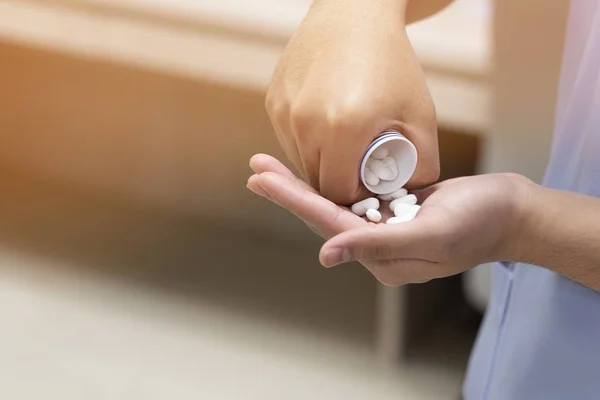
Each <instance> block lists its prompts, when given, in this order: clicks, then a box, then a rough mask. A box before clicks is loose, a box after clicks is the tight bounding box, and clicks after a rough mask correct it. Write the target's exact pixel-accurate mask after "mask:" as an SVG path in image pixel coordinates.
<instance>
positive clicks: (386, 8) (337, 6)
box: [311, 0, 410, 25]
mask: <svg viewBox="0 0 600 400" xmlns="http://www.w3.org/2000/svg"><path fill="white" fill-rule="evenodd" d="M409 1H410V0H313V2H312V6H311V11H312V10H328V11H331V12H336V13H339V12H340V10H349V9H357V10H361V11H363V12H364V11H365V10H372V11H376V12H379V11H381V15H382V16H385V17H389V16H391V17H393V18H394V19H396V20H400V21H401V22H402V24H403V25H404V22H405V21H406V13H407V9H408V3H409Z"/></svg>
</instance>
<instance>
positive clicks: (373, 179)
mask: <svg viewBox="0 0 600 400" xmlns="http://www.w3.org/2000/svg"><path fill="white" fill-rule="evenodd" d="M365 182H366V183H367V185H371V186H377V185H379V178H378V177H377V175H375V174H374V173H373V171H371V170H370V169H369V168H366V169H365Z"/></svg>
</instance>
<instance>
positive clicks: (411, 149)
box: [360, 130, 418, 194]
mask: <svg viewBox="0 0 600 400" xmlns="http://www.w3.org/2000/svg"><path fill="white" fill-rule="evenodd" d="M382 146H383V147H385V148H386V149H387V150H388V156H389V157H392V158H393V159H394V160H395V161H396V165H397V166H398V176H397V177H396V179H394V180H393V181H383V180H382V181H380V182H379V184H377V185H369V184H368V183H367V182H366V180H365V169H366V165H367V160H368V159H369V157H370V156H371V154H372V153H373V152H374V151H375V150H376V149H378V148H379V147H382ZM417 159H418V155H417V148H416V147H415V145H414V144H412V142H411V141H410V140H408V139H407V138H405V137H404V136H403V135H402V134H401V133H400V132H397V131H392V130H390V131H386V132H384V133H382V134H381V135H379V136H378V137H377V138H376V139H375V140H373V142H371V144H370V145H369V147H368V148H367V151H365V154H364V155H363V158H362V160H361V161H360V181H361V182H362V184H363V185H365V187H366V188H367V189H369V191H371V192H373V193H375V194H389V193H392V192H395V191H396V190H398V189H400V188H402V187H404V185H406V183H407V182H408V181H409V180H410V178H411V177H412V176H413V174H414V173H415V170H416V169H417Z"/></svg>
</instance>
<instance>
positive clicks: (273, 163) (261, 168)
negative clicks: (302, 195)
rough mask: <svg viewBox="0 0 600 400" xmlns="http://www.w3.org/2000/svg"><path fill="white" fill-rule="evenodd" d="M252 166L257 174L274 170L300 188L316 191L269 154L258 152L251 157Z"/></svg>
mask: <svg viewBox="0 0 600 400" xmlns="http://www.w3.org/2000/svg"><path fill="white" fill-rule="evenodd" d="M250 168H252V170H253V171H254V172H256V173H257V174H261V173H263V172H274V173H276V174H279V175H281V176H284V177H286V178H288V179H290V180H291V181H293V182H294V184H295V185H297V186H298V187H299V188H300V189H303V190H308V191H310V192H313V193H316V191H315V189H314V188H313V187H311V186H310V185H309V184H307V183H306V182H304V181H303V180H301V179H298V178H297V177H296V175H294V173H293V172H292V171H290V170H289V169H288V168H287V167H286V166H285V165H283V163H282V162H281V161H279V160H278V159H276V158H275V157H272V156H270V155H268V154H256V155H254V156H253V157H252V158H251V159H250Z"/></svg>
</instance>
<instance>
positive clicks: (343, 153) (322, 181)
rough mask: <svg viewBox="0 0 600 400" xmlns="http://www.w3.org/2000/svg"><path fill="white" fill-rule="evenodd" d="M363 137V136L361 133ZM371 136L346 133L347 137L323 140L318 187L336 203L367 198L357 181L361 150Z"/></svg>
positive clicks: (365, 190) (358, 178)
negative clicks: (344, 138) (328, 140)
mask: <svg viewBox="0 0 600 400" xmlns="http://www.w3.org/2000/svg"><path fill="white" fill-rule="evenodd" d="M363 136H364V135H363ZM371 140H372V138H368V137H367V138H366V139H363V138H360V137H359V135H349V136H348V138H347V140H342V141H341V142H340V141H339V140H338V141H336V142H335V143H334V142H333V141H330V142H325V143H323V146H322V148H321V165H320V171H319V187H320V188H321V193H322V194H323V196H324V197H326V198H327V199H329V200H331V201H333V202H334V203H336V204H344V205H349V204H352V203H354V202H356V201H357V200H358V199H360V198H366V197H368V193H369V192H368V191H367V189H366V188H365V187H364V186H363V185H362V184H361V183H360V177H359V168H360V162H361V159H362V156H363V153H364V152H365V150H366V149H367V147H368V146H369V143H370V141H371Z"/></svg>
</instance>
